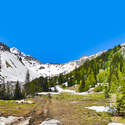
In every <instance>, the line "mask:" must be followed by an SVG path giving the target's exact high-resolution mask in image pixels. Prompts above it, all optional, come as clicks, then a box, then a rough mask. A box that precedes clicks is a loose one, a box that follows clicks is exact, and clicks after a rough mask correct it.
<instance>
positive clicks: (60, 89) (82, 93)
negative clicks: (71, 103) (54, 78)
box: [37, 86, 88, 95]
mask: <svg viewBox="0 0 125 125" xmlns="http://www.w3.org/2000/svg"><path fill="white" fill-rule="evenodd" d="M56 90H57V91H58V92H39V93H37V94H38V95H47V94H60V93H71V94H75V95H88V91H87V92H81V93H80V92H76V91H74V90H69V89H62V88H61V87H59V86H56Z"/></svg>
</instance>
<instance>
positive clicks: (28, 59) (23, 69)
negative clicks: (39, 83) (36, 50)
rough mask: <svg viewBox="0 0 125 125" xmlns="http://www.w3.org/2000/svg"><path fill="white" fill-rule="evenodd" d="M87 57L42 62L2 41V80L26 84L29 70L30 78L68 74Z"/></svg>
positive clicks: (0, 76) (0, 50) (0, 74)
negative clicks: (53, 62) (66, 60)
mask: <svg viewBox="0 0 125 125" xmlns="http://www.w3.org/2000/svg"><path fill="white" fill-rule="evenodd" d="M86 59H87V57H82V58H81V59H80V60H76V61H71V62H68V63H65V64H51V63H47V64H42V63H41V62H40V61H39V60H37V59H35V58H34V57H32V56H30V55H26V54H24V53H22V52H20V51H19V50H18V49H17V48H15V47H13V48H9V47H8V46H6V45H5V44H3V43H0V82H5V83H6V82H12V83H14V82H16V81H19V82H20V83H22V84H24V83H25V80H26V75H27V72H28V73H29V76H30V80H33V79H35V78H38V77H40V76H43V77H52V76H56V75H59V74H62V73H63V74H66V73H69V72H71V71H73V70H74V69H75V68H77V67H79V66H80V65H81V64H82V63H83V62H84V61H85V60H86Z"/></svg>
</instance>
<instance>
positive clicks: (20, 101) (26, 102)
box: [16, 100, 33, 104]
mask: <svg viewBox="0 0 125 125" xmlns="http://www.w3.org/2000/svg"><path fill="white" fill-rule="evenodd" d="M16 103H25V104H33V102H32V101H26V100H17V101H16Z"/></svg>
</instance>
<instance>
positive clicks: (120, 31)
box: [0, 0, 125, 63]
mask: <svg viewBox="0 0 125 125" xmlns="http://www.w3.org/2000/svg"><path fill="white" fill-rule="evenodd" d="M0 41H2V42H5V43H6V44H8V45H9V46H10V47H12V46H15V47H17V48H18V49H20V50H21V51H23V52H25V53H26V54H30V55H32V56H34V57H36V58H38V59H39V60H40V61H42V62H43V63H46V62H52V63H65V62H68V61H71V60H75V59H78V58H80V57H81V56H89V55H91V54H94V53H96V52H99V51H102V50H105V49H109V48H112V47H113V46H115V45H117V44H119V43H122V42H124V41H125V1H124V0H2V1H0Z"/></svg>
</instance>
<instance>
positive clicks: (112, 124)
mask: <svg viewBox="0 0 125 125" xmlns="http://www.w3.org/2000/svg"><path fill="white" fill-rule="evenodd" d="M108 125H125V124H123V123H109V124H108Z"/></svg>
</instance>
